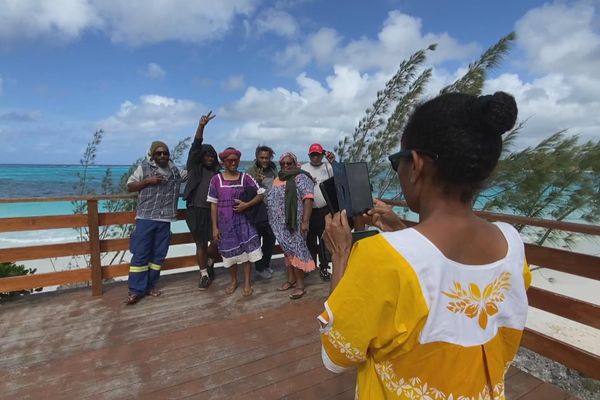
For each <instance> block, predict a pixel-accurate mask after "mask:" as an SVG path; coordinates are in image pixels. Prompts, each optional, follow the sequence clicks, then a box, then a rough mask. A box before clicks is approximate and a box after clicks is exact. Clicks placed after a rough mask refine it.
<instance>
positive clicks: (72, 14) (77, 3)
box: [0, 0, 257, 46]
mask: <svg viewBox="0 0 600 400" xmlns="http://www.w3.org/2000/svg"><path fill="white" fill-rule="evenodd" d="M256 2H257V0H229V1H210V0H205V1H194V0H187V1H183V0H180V1H178V2H177V4H176V5H174V4H173V3H171V2H167V1H163V0H129V1H120V0H61V1H60V2H53V1H48V0H19V1H14V0H0V10H2V12H1V13H0V42H7V43H9V42H11V41H13V40H15V39H20V38H26V39H35V38H38V37H51V38H59V39H62V40H72V39H76V38H77V37H79V36H80V35H81V34H82V33H83V32H84V31H86V30H93V29H98V30H101V31H103V32H105V33H106V34H107V35H108V36H110V38H111V39H112V40H113V41H114V42H118V43H124V44H127V45H132V46H139V45H144V44H149V43H158V42H162V41H167V40H180V41H184V42H191V43H199V42H203V41H206V40H211V39H214V38H217V37H220V36H221V35H223V34H224V33H225V32H227V31H228V30H229V29H230V28H231V26H232V25H233V23H234V20H235V18H236V17H237V16H248V15H250V14H251V13H252V12H253V11H254V9H255V3H256Z"/></svg>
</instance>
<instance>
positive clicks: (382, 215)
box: [363, 199, 406, 232]
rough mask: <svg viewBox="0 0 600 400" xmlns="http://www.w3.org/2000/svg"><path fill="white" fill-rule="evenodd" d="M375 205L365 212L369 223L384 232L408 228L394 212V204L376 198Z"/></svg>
mask: <svg viewBox="0 0 600 400" xmlns="http://www.w3.org/2000/svg"><path fill="white" fill-rule="evenodd" d="M374 204H375V207H373V208H372V209H370V210H369V211H367V213H366V214H363V215H364V216H365V217H366V218H367V220H368V221H369V223H368V224H369V225H372V226H376V227H377V228H379V229H381V230H382V231H384V232H393V231H399V230H400V229H404V228H406V225H405V224H404V222H402V219H400V217H399V216H398V214H396V213H395V212H394V210H393V209H392V206H390V205H389V204H386V203H384V202H383V201H381V200H379V199H375V202H374Z"/></svg>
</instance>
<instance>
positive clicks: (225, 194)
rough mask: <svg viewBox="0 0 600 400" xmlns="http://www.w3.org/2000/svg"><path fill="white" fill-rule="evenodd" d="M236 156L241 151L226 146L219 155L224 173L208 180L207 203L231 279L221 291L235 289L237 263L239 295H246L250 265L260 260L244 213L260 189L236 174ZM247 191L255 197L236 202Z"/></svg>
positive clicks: (253, 231) (253, 232) (255, 201)
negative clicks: (239, 266) (241, 283)
mask: <svg viewBox="0 0 600 400" xmlns="http://www.w3.org/2000/svg"><path fill="white" fill-rule="evenodd" d="M240 157H241V152H240V151H239V150H236V149H234V148H233V147H228V148H226V149H225V150H224V151H223V152H222V153H220V154H219V159H220V160H221V162H223V164H224V166H225V170H224V171H223V172H222V173H218V174H216V175H215V176H213V177H212V179H211V181H210V185H209V188H208V198H207V200H208V202H209V203H211V219H212V224H213V226H212V230H213V238H214V240H215V241H216V242H217V246H218V248H219V252H220V253H221V257H223V264H224V265H225V268H228V269H229V274H230V277H231V282H230V284H229V286H228V287H227V288H226V289H225V292H226V293H227V294H232V293H233V292H235V289H237V286H238V281H237V264H242V265H243V266H244V291H243V294H244V296H250V295H251V294H252V286H251V285H250V274H251V272H252V263H253V262H256V261H258V260H260V259H261V258H262V251H261V249H260V237H259V236H258V233H257V232H256V228H255V227H254V226H253V225H252V224H251V223H250V221H248V218H247V217H246V215H245V214H244V211H245V210H247V209H249V208H250V207H252V206H254V205H255V204H258V203H260V202H261V201H262V199H263V193H264V189H262V188H259V187H258V185H257V184H256V181H255V180H254V179H253V178H252V177H251V176H250V175H247V174H245V173H242V172H239V171H238V166H239V165H240ZM249 188H252V189H255V190H256V191H257V193H258V194H257V195H256V196H255V197H254V198H253V199H252V200H250V201H248V202H243V201H241V200H239V199H240V195H241V194H242V193H243V192H244V190H247V189H249Z"/></svg>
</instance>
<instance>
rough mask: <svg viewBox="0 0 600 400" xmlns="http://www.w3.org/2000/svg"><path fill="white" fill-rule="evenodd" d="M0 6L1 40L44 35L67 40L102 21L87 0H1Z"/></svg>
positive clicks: (96, 26) (100, 23) (97, 25)
mask: <svg viewBox="0 0 600 400" xmlns="http://www.w3.org/2000/svg"><path fill="white" fill-rule="evenodd" d="M0 10H2V12H1V13H0V42H2V41H6V42H9V41H11V40H13V39H17V38H21V37H24V38H27V39H35V38H38V37H46V36H48V37H51V38H58V39H61V40H70V39H74V38H77V37H78V36H79V35H80V33H81V32H82V31H83V30H85V29H90V28H98V27H100V26H101V25H102V20H101V18H100V17H99V15H98V13H97V10H96V9H95V8H94V7H93V5H92V4H91V3H90V1H88V0H61V1H60V3H58V2H53V1H46V0H19V1H14V0H0Z"/></svg>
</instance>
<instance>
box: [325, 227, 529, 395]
mask: <svg viewBox="0 0 600 400" xmlns="http://www.w3.org/2000/svg"><path fill="white" fill-rule="evenodd" d="M496 226H498V228H500V230H501V231H502V233H503V234H504V236H505V238H506V240H507V242H508V252H507V254H506V256H505V257H504V258H503V259H501V260H499V261H496V262H494V263H491V264H486V265H464V264H460V263H457V262H455V261H452V260H449V259H448V258H446V257H445V256H444V255H443V254H442V253H441V252H440V251H439V249H438V248H437V247H435V246H434V245H433V243H431V242H430V241H429V240H428V239H427V238H426V237H424V236H423V235H421V234H420V233H419V232H418V231H416V230H415V229H405V230H402V231H398V232H391V233H383V234H380V235H376V236H373V237H370V238H367V239H363V240H361V241H359V242H357V243H356V244H355V245H354V247H353V249H352V253H351V256H350V261H349V263H348V267H347V269H346V272H345V273H344V277H343V278H342V280H341V281H340V283H339V284H338V286H337V287H336V288H335V290H334V291H333V293H331V295H330V296H329V299H328V300H327V301H326V302H325V311H324V312H323V313H322V314H321V315H320V316H319V317H318V318H319V320H320V322H321V326H322V328H321V343H322V357H323V363H324V364H325V366H326V367H327V368H328V369H329V370H331V371H334V372H342V371H343V370H345V369H347V368H350V367H358V378H357V387H356V394H357V398H358V399H361V400H362V399H424V400H429V399H431V400H472V399H474V400H480V399H494V400H495V399H504V374H505V372H506V369H507V368H508V366H509V365H510V362H511V361H512V359H513V358H514V356H515V354H516V352H517V350H518V348H519V343H520V341H521V335H522V332H523V328H524V327H525V320H526V318H527V296H526V290H527V288H528V287H529V284H530V281H531V275H530V272H529V268H528V266H527V262H526V260H525V252H524V246H523V242H522V240H521V238H520V236H519V233H518V232H517V231H516V230H515V229H514V228H513V227H512V226H510V225H508V224H504V223H497V224H496Z"/></svg>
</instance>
